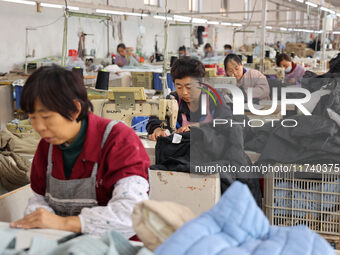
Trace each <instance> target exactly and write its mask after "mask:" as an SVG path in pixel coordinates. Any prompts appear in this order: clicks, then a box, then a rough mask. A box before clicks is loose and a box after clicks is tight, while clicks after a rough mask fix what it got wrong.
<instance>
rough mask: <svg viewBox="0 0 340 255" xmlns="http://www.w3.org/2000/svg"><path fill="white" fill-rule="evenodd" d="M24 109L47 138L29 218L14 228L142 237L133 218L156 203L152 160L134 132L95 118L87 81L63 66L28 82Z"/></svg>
mask: <svg viewBox="0 0 340 255" xmlns="http://www.w3.org/2000/svg"><path fill="white" fill-rule="evenodd" d="M21 98H22V99H21V107H22V109H23V110H24V111H25V112H26V113H28V115H29V117H30V121H31V124H32V126H33V128H34V130H35V131H36V132H37V133H39V135H40V136H41V138H42V139H41V141H40V143H39V145H38V148H37V151H36V153H35V156H34V159H33V163H32V169H31V188H32V191H33V194H34V196H33V197H32V198H31V199H30V200H29V203H28V206H27V208H26V212H25V215H26V216H25V217H24V218H23V219H21V220H19V221H16V222H13V223H11V227H14V228H24V229H29V228H51V229H59V230H67V231H73V232H82V233H90V234H95V235H102V234H103V233H105V232H106V231H107V230H110V229H115V230H116V231H118V232H120V233H121V234H122V235H124V236H125V237H126V238H131V237H132V236H134V234H135V233H134V231H133V229H132V220H131V213H132V210H133V207H134V205H135V204H136V203H138V202H140V201H142V200H145V199H148V194H147V192H148V190H149V184H148V168H149V165H150V160H149V157H148V155H147V153H146V151H145V149H144V147H143V145H142V143H141V142H140V140H139V138H138V137H137V136H136V134H135V133H134V131H133V130H132V129H131V128H129V127H128V126H126V125H124V124H123V123H121V122H117V121H110V120H107V119H103V118H100V117H98V116H96V115H94V114H93V113H92V112H91V110H92V104H91V102H90V101H89V100H88V98H87V92H86V88H85V86H84V83H83V80H82V79H81V78H80V77H79V76H78V75H77V74H76V73H72V72H70V71H67V70H65V69H64V68H61V67H58V66H51V67H41V68H39V69H38V70H37V71H36V72H34V73H33V74H32V75H31V76H30V77H29V78H28V79H27V81H26V83H25V86H24V88H23V91H22V94H21Z"/></svg>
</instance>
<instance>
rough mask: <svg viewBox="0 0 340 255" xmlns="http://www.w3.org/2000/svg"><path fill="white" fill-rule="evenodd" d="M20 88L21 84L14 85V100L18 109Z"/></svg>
mask: <svg viewBox="0 0 340 255" xmlns="http://www.w3.org/2000/svg"><path fill="white" fill-rule="evenodd" d="M22 88H23V87H22V86H14V92H15V101H16V105H17V109H20V98H21V92H22Z"/></svg>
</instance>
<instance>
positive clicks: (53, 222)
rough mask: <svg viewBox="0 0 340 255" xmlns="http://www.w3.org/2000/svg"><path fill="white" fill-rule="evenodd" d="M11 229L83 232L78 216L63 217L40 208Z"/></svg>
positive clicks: (11, 225)
mask: <svg viewBox="0 0 340 255" xmlns="http://www.w3.org/2000/svg"><path fill="white" fill-rule="evenodd" d="M10 227H11V228H22V229H31V228H49V229H57V230H65V231H72V232H81V224H80V219H79V217H78V216H71V217H61V216H58V215H56V214H54V213H51V212H49V211H47V210H46V209H45V208H39V209H37V210H36V211H35V212H33V213H31V214H28V215H26V216H25V217H24V218H22V219H21V220H18V221H15V222H12V223H11V224H10Z"/></svg>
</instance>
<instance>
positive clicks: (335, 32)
mask: <svg viewBox="0 0 340 255" xmlns="http://www.w3.org/2000/svg"><path fill="white" fill-rule="evenodd" d="M332 33H333V34H335V35H340V31H333V32H332Z"/></svg>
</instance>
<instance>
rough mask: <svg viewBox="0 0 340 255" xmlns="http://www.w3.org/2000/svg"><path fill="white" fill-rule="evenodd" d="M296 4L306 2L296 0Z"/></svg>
mask: <svg viewBox="0 0 340 255" xmlns="http://www.w3.org/2000/svg"><path fill="white" fill-rule="evenodd" d="M296 2H299V3H303V2H304V0H296Z"/></svg>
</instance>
